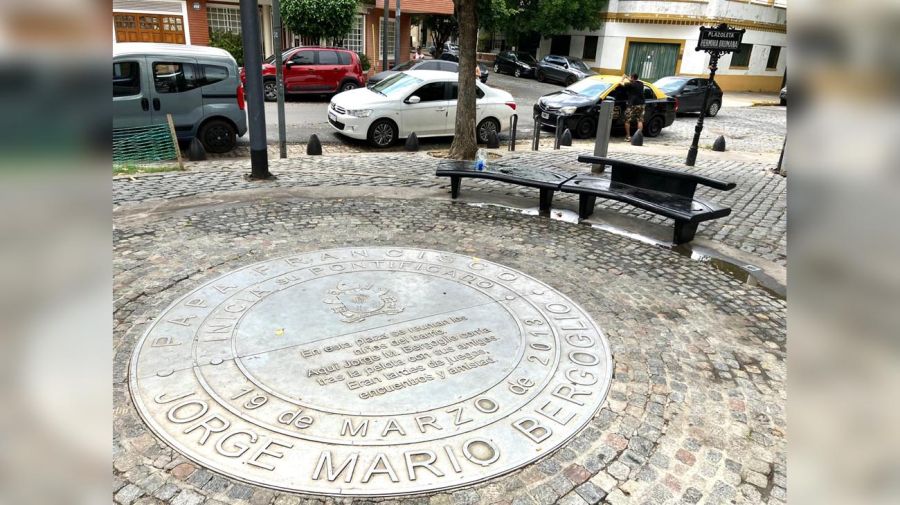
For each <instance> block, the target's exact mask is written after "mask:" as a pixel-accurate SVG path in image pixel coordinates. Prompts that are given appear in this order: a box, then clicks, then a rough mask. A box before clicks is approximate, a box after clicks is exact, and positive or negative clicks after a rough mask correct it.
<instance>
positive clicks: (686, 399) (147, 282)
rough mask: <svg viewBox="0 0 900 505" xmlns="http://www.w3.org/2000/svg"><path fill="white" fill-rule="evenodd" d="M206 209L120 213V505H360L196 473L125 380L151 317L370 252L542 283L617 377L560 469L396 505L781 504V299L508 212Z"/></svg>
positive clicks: (679, 262) (549, 463)
mask: <svg viewBox="0 0 900 505" xmlns="http://www.w3.org/2000/svg"><path fill="white" fill-rule="evenodd" d="M117 193H121V191H118V190H117ZM231 196H237V195H236V194H232V195H231ZM205 203H206V204H205V205H204V201H200V200H199V199H198V200H196V201H195V202H194V205H192V206H189V207H182V206H179V205H176V204H175V202H170V203H166V202H158V201H157V202H156V203H153V202H146V203H144V204H133V205H128V206H127V207H123V208H120V209H119V210H118V211H117V212H116V217H115V219H114V224H115V229H114V255H115V256H114V257H115V259H114V293H115V302H114V307H115V314H114V324H115V332H114V336H115V337H114V346H115V363H114V405H115V418H114V440H113V444H114V449H113V466H114V486H113V490H112V492H113V494H114V497H115V501H116V503H119V504H122V505H131V504H150V503H167V504H170V505H185V504H193V505H200V504H203V505H215V504H219V503H236V504H254V505H261V504H266V505H270V504H276V505H286V504H300V503H323V502H325V503H347V502H349V500H339V499H327V500H321V499H316V498H313V497H306V496H299V495H292V494H284V493H278V492H274V491H270V490H267V489H263V488H259V487H255V486H252V485H247V484H244V483H240V482H237V481H233V480H231V479H229V478H226V477H223V476H221V475H218V474H215V473H213V472H210V471H208V470H206V469H203V468H198V467H197V466H196V465H194V464H193V463H191V462H189V461H188V460H186V459H185V458H184V457H183V456H181V455H179V454H178V453H177V452H175V451H174V450H172V449H171V448H169V447H168V446H167V445H165V444H164V443H162V442H161V441H160V440H158V439H156V438H155V437H154V436H153V435H152V434H151V433H150V432H149V430H148V429H147V428H146V427H145V426H144V424H143V422H142V421H141V419H140V418H139V416H138V414H137V413H136V411H135V410H134V408H133V406H132V404H131V400H130V394H129V392H128V386H127V368H128V362H129V358H130V356H131V353H132V350H133V346H134V345H135V343H136V341H137V339H138V338H139V337H140V335H141V334H142V333H143V331H144V330H145V329H146V328H147V327H148V324H149V323H150V322H152V320H153V318H154V317H156V316H157V315H158V313H159V312H160V311H161V310H162V309H163V308H164V307H165V306H166V305H167V304H169V303H170V302H171V301H173V300H174V299H176V298H177V297H179V296H181V295H183V294H185V293H186V292H188V291H190V290H192V289H194V288H196V287H197V286H199V285H201V284H203V283H204V282H207V281H209V280H211V279H212V278H215V277H217V276H219V275H221V274H224V273H226V272H228V271H230V270H232V269H236V268H239V267H241V266H244V265H246V264H248V263H251V262H255V261H261V260H264V259H269V258H275V257H280V256H285V255H288V254H293V253H296V252H301V251H308V250H314V249H321V248H330V247H343V246H349V245H358V244H359V243H361V242H362V243H365V244H369V245H389V244H390V245H403V246H411V247H428V248H436V249H443V250H448V251H451V252H456V253H461V254H467V255H473V256H479V257H483V258H485V259H488V260H491V261H496V262H500V263H503V264H507V265H509V266H510V267H512V268H516V269H518V270H521V271H523V272H525V273H527V274H529V275H533V276H535V277H537V278H539V279H543V280H545V281H546V282H548V283H549V284H551V285H552V286H553V287H554V288H555V289H558V290H560V291H561V292H563V293H564V294H566V295H567V296H569V297H571V298H573V299H574V300H576V301H578V302H579V303H580V304H581V305H582V306H583V307H584V308H585V309H586V310H587V311H588V312H589V313H590V314H591V315H592V316H593V318H594V319H595V320H596V321H597V323H598V324H599V325H600V326H601V328H603V330H604V331H605V333H606V335H607V338H608V339H609V341H610V344H611V348H612V352H613V355H614V358H615V363H616V366H615V376H614V378H613V382H612V389H611V392H610V395H609V397H608V400H607V402H606V404H605V406H604V407H603V409H602V410H601V411H600V412H599V413H598V415H597V416H596V417H595V418H594V420H593V421H592V422H591V423H590V425H589V426H588V427H587V428H586V429H584V430H583V431H582V432H581V433H580V434H578V435H577V436H576V437H575V438H574V439H572V440H571V441H570V442H569V443H567V444H566V445H565V446H563V447H562V448H561V449H560V450H559V451H557V452H556V453H554V454H552V455H550V456H548V457H546V458H545V459H543V460H541V461H539V462H538V463H536V464H533V465H530V466H527V467H525V468H523V469H521V470H518V471H515V472H513V473H511V474H507V475H505V476H502V477H498V478H495V479H492V480H490V481H488V482H486V483H484V484H480V485H477V486H473V487H471V488H466V489H463V490H459V491H456V492H453V493H447V494H438V495H431V496H425V497H416V498H411V499H403V500H394V499H392V500H385V501H384V502H385V503H409V504H426V503H427V504H434V505H438V504H441V505H444V504H453V505H463V504H476V503H478V504H481V503H484V504H488V503H498V504H547V503H562V504H578V505H582V504H584V503H610V504H626V503H627V504H630V503H640V504H643V503H653V504H657V503H708V504H719V503H748V504H750V503H753V504H756V503H771V504H780V503H784V500H785V493H786V490H785V472H786V470H785V445H786V421H785V409H784V400H785V394H786V393H785V373H786V368H785V302H784V301H783V300H779V299H776V298H772V297H770V296H769V295H768V294H766V293H765V292H763V291H761V290H758V289H753V288H748V287H747V286H746V285H744V284H741V283H739V282H738V281H736V280H734V279H733V278H731V277H728V276H726V275H725V274H723V273H721V272H718V271H716V270H713V269H712V268H709V267H707V266H705V265H702V264H698V263H696V262H692V261H691V260H689V259H687V258H685V257H682V256H680V255H677V254H674V253H672V252H671V251H668V250H665V249H661V248H658V247H653V246H650V245H646V244H642V243H640V242H635V241H633V240H630V239H627V238H625V237H620V236H616V235H611V234H608V233H605V232H602V231H598V230H594V229H592V228H589V227H584V226H575V225H572V224H570V223H565V222H560V221H555V220H548V219H538V218H534V217H532V216H527V215H523V214H521V213H519V212H514V211H510V210H506V209H484V208H478V207H473V206H469V205H456V204H451V203H449V202H446V201H438V200H420V199H411V200H403V199H388V198H357V199H341V198H330V199H315V198H312V199H310V198H291V197H286V198H281V199H271V200H266V199H265V198H264V197H260V196H259V195H255V194H254V195H249V196H248V197H247V198H244V199H235V198H226V199H219V198H212V199H210V200H208V201H205ZM355 503H365V501H364V500H357V501H355Z"/></svg>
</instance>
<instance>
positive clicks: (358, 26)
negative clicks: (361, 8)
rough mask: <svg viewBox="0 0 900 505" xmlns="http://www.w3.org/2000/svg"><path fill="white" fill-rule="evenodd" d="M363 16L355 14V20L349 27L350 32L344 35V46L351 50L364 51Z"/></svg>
mask: <svg viewBox="0 0 900 505" xmlns="http://www.w3.org/2000/svg"><path fill="white" fill-rule="evenodd" d="M364 23H365V18H364V17H363V16H362V15H359V16H356V22H354V23H353V28H351V29H350V33H348V34H347V36H346V37H344V47H345V48H347V49H349V50H351V51H356V52H357V53H361V52H363V51H364V49H365V48H364V47H363V34H364V33H365V24H364Z"/></svg>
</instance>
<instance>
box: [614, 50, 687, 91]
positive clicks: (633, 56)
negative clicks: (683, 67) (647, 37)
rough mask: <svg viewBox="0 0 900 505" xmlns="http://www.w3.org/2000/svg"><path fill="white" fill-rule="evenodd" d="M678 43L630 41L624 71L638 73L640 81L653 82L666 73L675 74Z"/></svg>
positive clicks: (629, 73)
mask: <svg viewBox="0 0 900 505" xmlns="http://www.w3.org/2000/svg"><path fill="white" fill-rule="evenodd" d="M679 48H680V45H679V44H657V43H653V42H632V43H631V44H629V46H628V60H627V62H628V63H627V64H626V65H625V73H627V74H628V75H631V74H633V73H636V74H638V76H639V77H640V79H641V80H642V81H647V82H653V81H655V80H657V79H659V78H661V77H665V76H667V75H675V64H676V63H677V62H678V49H679Z"/></svg>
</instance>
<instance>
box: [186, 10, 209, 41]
mask: <svg viewBox="0 0 900 505" xmlns="http://www.w3.org/2000/svg"><path fill="white" fill-rule="evenodd" d="M195 3H199V4H200V9H199V10H194V4H195ZM187 11H188V26H189V27H190V30H191V44H193V45H195V46H208V45H209V25H208V24H207V21H206V0H187Z"/></svg>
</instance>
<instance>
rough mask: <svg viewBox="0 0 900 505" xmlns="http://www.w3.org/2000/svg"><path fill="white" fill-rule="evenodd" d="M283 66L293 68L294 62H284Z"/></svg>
mask: <svg viewBox="0 0 900 505" xmlns="http://www.w3.org/2000/svg"><path fill="white" fill-rule="evenodd" d="M284 66H286V67H293V66H294V60H287V61H286V62H284Z"/></svg>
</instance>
